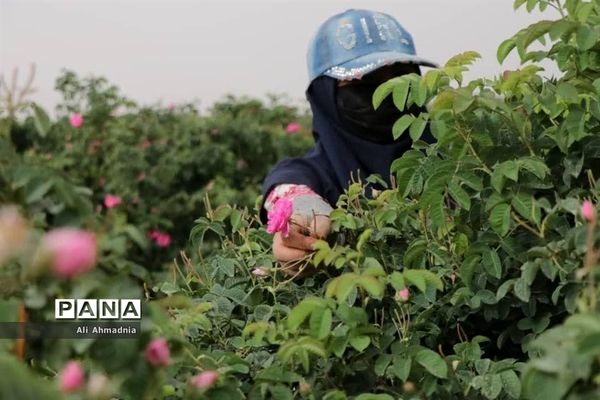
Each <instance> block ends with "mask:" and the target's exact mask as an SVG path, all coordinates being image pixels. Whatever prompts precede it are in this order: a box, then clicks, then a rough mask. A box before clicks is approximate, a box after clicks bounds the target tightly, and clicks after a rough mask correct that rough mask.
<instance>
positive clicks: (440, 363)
mask: <svg viewBox="0 0 600 400" xmlns="http://www.w3.org/2000/svg"><path fill="white" fill-rule="evenodd" d="M415 361H416V362H417V363H419V364H420V365H421V366H423V367H424V368H425V369H426V370H427V372H429V373H430V374H432V375H434V376H436V377H438V378H446V376H447V375H448V365H447V364H446V362H445V361H444V359H443V358H442V357H441V356H440V355H439V354H438V353H436V352H435V351H432V350H429V349H423V350H421V351H419V352H418V353H417V355H416V356H415Z"/></svg>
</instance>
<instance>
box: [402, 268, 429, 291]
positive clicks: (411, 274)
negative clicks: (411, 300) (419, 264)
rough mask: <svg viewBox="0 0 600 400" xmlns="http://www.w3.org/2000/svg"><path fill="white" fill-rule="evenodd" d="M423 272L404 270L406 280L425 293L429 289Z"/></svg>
mask: <svg viewBox="0 0 600 400" xmlns="http://www.w3.org/2000/svg"><path fill="white" fill-rule="evenodd" d="M421 272H422V271H421V270H417V269H407V270H404V279H405V280H406V281H408V282H409V283H411V284H413V285H415V286H416V287H417V289H419V290H420V291H421V292H425V290H426V289H427V282H426V281H425V277H424V275H423V274H422V273H421Z"/></svg>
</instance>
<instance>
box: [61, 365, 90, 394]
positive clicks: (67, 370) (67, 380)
mask: <svg viewBox="0 0 600 400" xmlns="http://www.w3.org/2000/svg"><path fill="white" fill-rule="evenodd" d="M59 379H60V390H62V391H63V392H67V393H68V392H74V391H76V390H78V389H79V388H81V387H82V386H83V383H84V380H85V373H84V371H83V368H82V367H81V364H80V363H79V362H78V361H69V362H68V363H67V364H66V365H65V367H64V368H63V370H62V371H61V372H60V378H59Z"/></svg>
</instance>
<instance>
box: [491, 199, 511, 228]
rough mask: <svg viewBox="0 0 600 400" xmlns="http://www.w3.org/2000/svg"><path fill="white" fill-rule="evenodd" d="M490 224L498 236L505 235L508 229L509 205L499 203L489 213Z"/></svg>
mask: <svg viewBox="0 0 600 400" xmlns="http://www.w3.org/2000/svg"><path fill="white" fill-rule="evenodd" d="M489 221H490V226H491V227H492V229H493V230H494V232H496V233H497V234H498V235H500V236H505V235H506V234H507V233H508V230H509V229H510V206H509V205H508V204H506V203H500V204H498V205H497V206H495V207H494V208H493V209H492V212H491V213H490V218H489Z"/></svg>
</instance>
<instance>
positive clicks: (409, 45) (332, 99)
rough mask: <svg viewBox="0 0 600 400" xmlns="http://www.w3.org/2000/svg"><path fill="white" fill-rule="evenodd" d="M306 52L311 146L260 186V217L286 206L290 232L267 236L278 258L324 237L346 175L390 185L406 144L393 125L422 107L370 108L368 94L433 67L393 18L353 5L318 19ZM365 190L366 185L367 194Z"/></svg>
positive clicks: (303, 251)
mask: <svg viewBox="0 0 600 400" xmlns="http://www.w3.org/2000/svg"><path fill="white" fill-rule="evenodd" d="M307 58H308V71H309V80H310V84H309V87H308V89H307V91H306V96H307V99H308V101H309V102H310V105H311V109H312V112H313V136H314V138H315V146H314V148H313V149H312V150H311V151H309V152H308V153H307V154H306V155H305V156H304V157H299V158H292V159H287V160H283V161H281V162H279V163H278V164H277V165H276V166H275V167H274V168H273V169H272V170H271V172H270V173H269V175H268V176H267V178H266V179H265V182H264V184H263V196H264V197H263V198H264V199H265V202H264V206H263V210H262V211H263V215H262V217H263V219H265V216H266V212H267V211H269V210H273V209H274V208H277V205H278V204H279V205H280V204H282V203H283V202H286V204H291V207H292V208H293V215H292V221H293V223H292V224H291V225H290V229H289V232H275V236H274V238H273V253H274V255H275V258H276V259H277V260H279V261H280V262H282V263H288V262H290V261H293V260H298V259H301V258H303V257H304V256H306V255H307V254H308V253H309V252H310V251H311V250H312V245H313V244H314V242H315V241H316V240H317V238H325V237H326V236H327V235H328V233H329V218H328V215H329V213H330V212H331V210H332V206H335V204H336V202H337V200H338V197H339V195H340V194H342V193H343V192H344V190H345V189H347V188H348V186H349V184H350V182H351V181H352V179H354V180H355V181H356V180H359V179H360V180H362V181H363V182H364V180H365V178H367V177H368V176H369V175H371V174H378V175H379V176H380V177H381V178H382V179H384V180H386V181H387V182H388V183H389V169H390V165H391V163H392V161H394V160H395V159H396V158H398V157H400V156H401V155H402V153H404V152H405V151H407V150H408V149H410V148H411V145H412V142H411V139H410V138H409V137H408V136H407V135H404V136H402V137H401V138H400V139H399V140H398V141H394V138H393V136H392V126H393V124H394V122H396V120H397V119H398V118H400V117H401V116H402V114H403V113H412V114H417V115H418V113H419V112H420V111H421V110H420V109H419V108H416V107H413V108H411V109H408V110H405V111H404V112H401V111H399V110H398V109H397V108H396V107H395V106H394V103H393V100H392V96H388V97H387V98H386V99H385V100H384V102H383V103H382V104H381V105H380V106H379V107H378V108H377V110H375V109H374V108H373V105H372V104H373V103H372V97H373V92H374V91H375V89H376V88H377V87H378V86H379V85H380V84H382V83H384V82H385V81H387V80H389V79H390V78H393V77H395V76H400V75H403V74H408V73H417V74H419V73H420V69H419V65H425V66H430V67H435V66H436V65H435V64H434V63H432V62H430V61H427V60H424V59H422V58H420V57H418V56H417V55H416V52H415V47H414V44H413V40H412V38H411V36H410V34H409V33H408V32H406V31H405V30H404V28H403V27H402V26H401V25H400V24H399V23H398V21H396V20H395V19H394V18H393V17H391V16H389V15H387V14H383V13H379V12H374V11H368V10H354V9H352V10H348V11H345V12H343V13H341V14H337V15H334V16H333V17H331V18H329V19H328V20H327V21H325V22H324V23H323V25H321V27H320V28H319V30H318V31H317V34H316V35H315V37H314V38H313V40H312V42H311V44H310V47H309V51H308V57H307ZM425 140H431V137H427V138H425ZM372 189H374V187H372V186H367V191H368V192H367V194H369V193H370V191H371V190H372ZM282 199H283V200H282ZM271 213H272V211H271ZM284 270H285V271H286V272H287V273H288V274H292V275H293V274H296V273H297V270H296V269H295V268H287V269H284Z"/></svg>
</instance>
